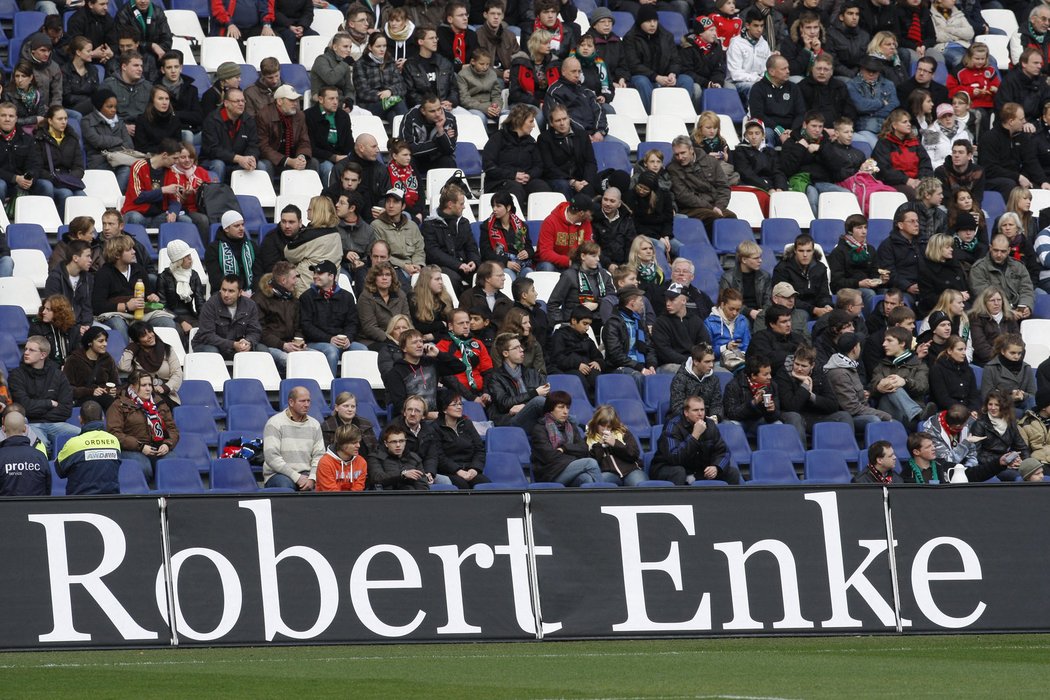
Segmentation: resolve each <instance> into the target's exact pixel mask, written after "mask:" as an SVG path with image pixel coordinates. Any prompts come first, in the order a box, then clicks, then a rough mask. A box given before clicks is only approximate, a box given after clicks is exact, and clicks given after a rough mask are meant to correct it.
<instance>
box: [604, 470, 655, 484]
mask: <svg viewBox="0 0 1050 700" xmlns="http://www.w3.org/2000/svg"><path fill="white" fill-rule="evenodd" d="M602 481H606V482H608V483H610V484H616V485H617V486H637V485H638V484H640V483H641V482H643V481H645V472H643V471H642V470H641V469H635V470H634V471H633V472H627V476H625V477H623V478H622V479H621V478H620V477H619V476H617V475H616V472H602Z"/></svg>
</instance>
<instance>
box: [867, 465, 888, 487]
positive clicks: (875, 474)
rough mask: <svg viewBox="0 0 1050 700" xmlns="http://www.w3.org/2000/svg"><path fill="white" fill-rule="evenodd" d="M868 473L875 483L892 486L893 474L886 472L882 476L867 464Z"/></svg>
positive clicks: (873, 466) (872, 466)
mask: <svg viewBox="0 0 1050 700" xmlns="http://www.w3.org/2000/svg"><path fill="white" fill-rule="evenodd" d="M868 472H870V473H871V476H872V477H873V478H874V479H875V481H876V482H878V483H880V484H892V483H893V472H886V473H885V474H883V473H882V472H880V471H879V470H878V469H876V468H875V465H874V464H869V465H868Z"/></svg>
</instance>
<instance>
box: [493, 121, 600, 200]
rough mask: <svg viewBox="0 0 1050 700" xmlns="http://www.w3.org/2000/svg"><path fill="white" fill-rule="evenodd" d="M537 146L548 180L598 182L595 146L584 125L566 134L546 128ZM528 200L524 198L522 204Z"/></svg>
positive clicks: (544, 176) (545, 176)
mask: <svg viewBox="0 0 1050 700" xmlns="http://www.w3.org/2000/svg"><path fill="white" fill-rule="evenodd" d="M490 142H491V140H490ZM537 146H538V148H539V152H540V160H541V161H542V162H543V179H544V180H547V181H548V182H550V181H553V180H585V181H586V182H589V183H592V184H595V183H597V182H598V165H597V161H596V160H595V157H594V146H593V145H591V140H590V138H588V136H587V134H586V133H585V132H584V131H583V130H582V129H580V128H578V127H575V126H573V127H572V132H571V133H570V134H568V135H565V136H560V135H558V134H557V133H556V132H555V131H554V129H544V131H543V133H541V134H540V138H539V140H538V142H537ZM524 204H525V203H524V202H522V205H524Z"/></svg>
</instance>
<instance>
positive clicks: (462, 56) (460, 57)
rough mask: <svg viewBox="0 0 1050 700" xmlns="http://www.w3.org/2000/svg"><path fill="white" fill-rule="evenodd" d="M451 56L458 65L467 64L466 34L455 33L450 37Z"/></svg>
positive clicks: (468, 59)
mask: <svg viewBox="0 0 1050 700" xmlns="http://www.w3.org/2000/svg"><path fill="white" fill-rule="evenodd" d="M452 55H453V56H454V57H455V59H456V60H457V61H459V62H460V63H464V64H465V63H468V62H469V61H470V57H469V56H467V34H466V32H456V33H455V34H453V35H452Z"/></svg>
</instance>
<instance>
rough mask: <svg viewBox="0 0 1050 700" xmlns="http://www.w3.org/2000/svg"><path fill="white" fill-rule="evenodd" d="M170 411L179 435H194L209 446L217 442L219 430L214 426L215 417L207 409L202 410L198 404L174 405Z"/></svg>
mask: <svg viewBox="0 0 1050 700" xmlns="http://www.w3.org/2000/svg"><path fill="white" fill-rule="evenodd" d="M172 413H173V414H174V416H175V425H177V426H178V428H179V434H180V436H189V435H196V436H197V437H199V438H200V439H201V440H203V441H204V444H205V445H208V446H209V447H214V446H215V445H217V444H218V442H219V430H218V428H216V427H215V419H214V418H212V417H211V416H210V415H208V412H207V411H202V410H201V408H200V406H192V405H189V406H186V405H183V406H176V407H175V410H174V411H172Z"/></svg>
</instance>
